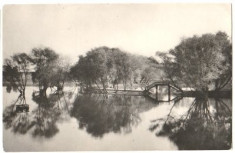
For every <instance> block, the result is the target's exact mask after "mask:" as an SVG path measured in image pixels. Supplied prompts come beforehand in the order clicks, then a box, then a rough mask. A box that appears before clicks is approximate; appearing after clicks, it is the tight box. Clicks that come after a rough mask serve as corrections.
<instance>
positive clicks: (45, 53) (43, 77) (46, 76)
mask: <svg viewBox="0 0 235 153" xmlns="http://www.w3.org/2000/svg"><path fill="white" fill-rule="evenodd" d="M58 57H59V55H58V54H57V53H55V51H53V50H52V49H50V48H43V49H42V48H34V49H33V50H32V59H33V61H34V64H35V65H36V71H35V73H34V74H33V76H32V78H33V81H34V82H37V83H38V86H39V90H40V93H41V94H43V95H45V96H46V90H47V88H48V87H50V84H51V82H52V80H53V79H54V78H53V77H54V73H53V69H54V68H55V66H56V65H55V62H56V60H57V59H58Z"/></svg>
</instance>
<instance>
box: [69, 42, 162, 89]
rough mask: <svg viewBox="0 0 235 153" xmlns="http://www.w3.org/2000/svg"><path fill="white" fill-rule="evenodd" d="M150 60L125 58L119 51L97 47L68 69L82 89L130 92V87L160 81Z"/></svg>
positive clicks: (135, 56) (154, 64) (127, 55)
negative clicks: (154, 80) (93, 88)
mask: <svg viewBox="0 0 235 153" xmlns="http://www.w3.org/2000/svg"><path fill="white" fill-rule="evenodd" d="M158 65H159V63H158V62H157V61H156V60H155V59H154V58H153V57H150V58H146V57H144V56H138V55H132V54H128V53H126V52H124V51H121V50H120V49H119V48H108V47H105V46H103V47H98V48H95V49H92V50H90V51H88V52H87V54H86V55H85V56H79V60H78V62H77V63H76V64H75V65H74V66H73V67H72V68H71V71H70V72H71V75H72V78H73V79H74V80H75V81H76V82H79V83H80V84H81V86H82V87H84V88H85V89H90V88H92V86H93V85H95V86H96V87H97V88H98V89H102V90H103V91H104V92H106V88H107V87H110V86H111V87H112V88H114V89H116V90H118V89H120V88H119V85H122V86H123V87H122V89H124V90H126V89H127V88H128V87H129V88H132V86H133V84H139V85H141V84H144V85H146V84H149V83H150V81H151V80H153V79H154V78H157V77H159V76H158V75H159V74H158V71H157V66H158Z"/></svg>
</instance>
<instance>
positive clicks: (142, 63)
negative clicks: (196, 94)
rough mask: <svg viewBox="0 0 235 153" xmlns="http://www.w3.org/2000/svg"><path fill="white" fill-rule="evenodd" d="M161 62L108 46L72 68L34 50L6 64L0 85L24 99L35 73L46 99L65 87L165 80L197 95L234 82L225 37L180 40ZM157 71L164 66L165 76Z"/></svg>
mask: <svg viewBox="0 0 235 153" xmlns="http://www.w3.org/2000/svg"><path fill="white" fill-rule="evenodd" d="M156 54H157V55H159V56H160V57H161V58H162V59H163V62H162V63H159V62H158V61H157V60H156V59H155V58H153V57H148V58H147V57H144V56H140V55H134V54H130V53H127V52H125V51H122V50H121V49H119V48H109V47H106V46H102V47H98V48H94V49H91V50H90V51H88V52H87V53H86V55H85V56H79V59H78V61H77V63H76V64H75V65H73V66H71V65H69V64H68V61H66V60H65V59H64V58H63V57H62V56H60V55H58V54H57V53H56V52H55V51H54V50H52V49H50V48H34V49H32V51H31V53H30V54H26V53H17V54H15V55H13V56H12V57H11V58H9V59H6V60H5V62H4V65H3V72H4V73H3V79H4V82H7V84H6V85H7V90H8V91H11V90H12V89H13V90H18V91H19V92H20V94H21V95H24V93H25V88H26V86H27V81H28V78H27V75H28V74H29V71H30V70H31V69H32V67H33V71H34V72H33V75H32V81H33V83H34V84H37V85H38V87H39V91H40V94H42V95H46V90H47V89H48V88H49V87H56V89H57V90H56V91H57V92H60V91H63V87H64V84H65V82H66V81H74V82H75V83H76V84H77V85H79V86H80V87H81V89H82V90H83V91H84V90H89V89H92V88H98V89H100V91H102V92H106V91H107V88H108V87H112V88H113V89H116V90H118V89H124V90H126V89H133V87H134V88H136V87H140V88H143V87H145V86H146V85H148V84H150V83H151V82H152V81H154V80H159V79H165V80H168V81H171V82H172V83H173V84H174V85H175V86H178V87H181V88H182V87H183V86H184V87H190V88H194V89H196V90H199V91H208V90H211V89H213V90H218V91H219V90H221V89H222V88H224V87H225V86H226V85H227V84H228V83H229V82H231V79H232V44H231V42H230V40H229V39H228V36H227V34H226V33H223V32H218V33H216V34H204V35H202V36H193V37H191V38H185V39H183V40H182V41H181V42H180V43H179V45H177V46H176V47H175V48H174V49H171V50H169V51H168V52H167V53H166V52H165V53H163V52H157V53H156ZM159 65H162V66H163V68H162V69H163V70H164V75H162V74H161V70H160V69H159Z"/></svg>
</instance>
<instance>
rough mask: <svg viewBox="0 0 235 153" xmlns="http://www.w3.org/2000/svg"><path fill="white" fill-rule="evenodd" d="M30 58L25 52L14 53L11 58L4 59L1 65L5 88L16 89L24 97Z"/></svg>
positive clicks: (30, 62) (30, 63)
mask: <svg viewBox="0 0 235 153" xmlns="http://www.w3.org/2000/svg"><path fill="white" fill-rule="evenodd" d="M31 65H32V59H31V58H30V57H29V56H28V55H27V54H26V53H19V54H15V55H13V56H12V57H11V59H6V60H5V64H4V66H3V71H4V73H3V78H4V80H5V81H6V82H7V90H8V91H9V92H10V91H11V89H13V90H14V89H15V90H18V91H19V92H20V97H21V96H22V97H23V99H25V89H26V85H27V81H28V75H29V71H30V66H31Z"/></svg>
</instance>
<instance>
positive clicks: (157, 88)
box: [156, 85, 158, 101]
mask: <svg viewBox="0 0 235 153" xmlns="http://www.w3.org/2000/svg"><path fill="white" fill-rule="evenodd" d="M156 101H158V85H156Z"/></svg>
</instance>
